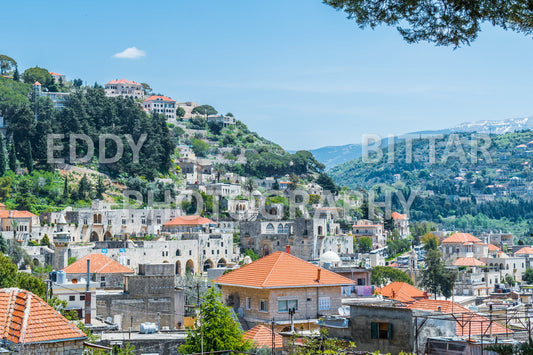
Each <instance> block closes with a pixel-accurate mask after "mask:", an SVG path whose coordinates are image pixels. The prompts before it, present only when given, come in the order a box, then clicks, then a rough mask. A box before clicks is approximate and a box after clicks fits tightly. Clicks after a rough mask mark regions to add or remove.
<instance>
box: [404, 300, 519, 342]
mask: <svg viewBox="0 0 533 355" xmlns="http://www.w3.org/2000/svg"><path fill="white" fill-rule="evenodd" d="M407 308H410V309H418V310H423V311H432V312H439V311H440V312H442V313H447V314H452V313H453V314H454V315H455V318H456V319H457V327H456V331H455V332H456V334H457V335H459V336H464V335H469V334H470V335H481V334H484V335H488V334H489V333H490V332H491V330H490V328H492V334H505V333H506V332H507V333H512V332H513V331H512V330H510V329H506V328H505V327H504V326H501V325H499V324H497V323H495V322H492V326H490V324H491V321H490V319H488V318H485V317H482V316H480V315H478V314H476V313H474V312H472V311H470V310H469V309H467V308H465V307H463V306H461V305H460V304H457V303H455V302H452V301H445V300H430V299H427V300H420V301H417V302H415V303H413V304H411V305H408V306H407ZM439 308H440V309H439ZM489 326H490V328H489Z"/></svg>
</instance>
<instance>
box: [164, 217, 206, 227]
mask: <svg viewBox="0 0 533 355" xmlns="http://www.w3.org/2000/svg"><path fill="white" fill-rule="evenodd" d="M206 224H215V222H213V221H212V220H210V219H209V218H204V217H202V216H180V217H177V218H174V219H173V220H172V221H170V222H167V223H165V224H164V226H165V227H171V226H202V225H206Z"/></svg>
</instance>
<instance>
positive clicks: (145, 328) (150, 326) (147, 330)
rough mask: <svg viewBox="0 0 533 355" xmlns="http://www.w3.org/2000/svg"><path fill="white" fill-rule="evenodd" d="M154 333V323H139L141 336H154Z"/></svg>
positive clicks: (155, 330) (155, 327)
mask: <svg viewBox="0 0 533 355" xmlns="http://www.w3.org/2000/svg"><path fill="white" fill-rule="evenodd" d="M155 332H157V326H156V325H155V323H149V322H146V323H141V331H140V333H141V334H154V333H155Z"/></svg>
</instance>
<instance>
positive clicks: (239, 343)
mask: <svg viewBox="0 0 533 355" xmlns="http://www.w3.org/2000/svg"><path fill="white" fill-rule="evenodd" d="M251 348H252V344H251V342H250V341H248V340H245V339H244V338H243V332H242V330H241V329H240V325H239V322H238V321H237V319H236V316H235V315H234V314H233V312H232V310H231V308H229V307H226V306H224V304H222V302H221V301H220V294H219V293H218V292H217V291H216V290H215V289H214V288H210V289H209V290H207V292H206V293H204V299H203V300H202V305H201V309H200V315H199V318H198V320H197V326H196V329H194V330H188V331H187V338H186V340H185V344H183V345H181V346H180V347H179V348H178V351H179V352H180V353H184V354H191V353H199V352H201V351H202V349H203V351H204V352H209V351H223V350H233V351H237V352H238V351H247V350H249V349H251Z"/></svg>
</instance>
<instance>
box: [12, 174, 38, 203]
mask: <svg viewBox="0 0 533 355" xmlns="http://www.w3.org/2000/svg"><path fill="white" fill-rule="evenodd" d="M36 201H37V198H36V197H35V194H34V193H33V180H32V179H31V178H30V177H26V176H24V177H23V178H22V179H21V180H20V182H19V185H18V192H17V194H16V195H15V203H16V204H17V209H19V210H24V211H30V210H31V209H32V207H33V205H34V204H35V202H36Z"/></svg>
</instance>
